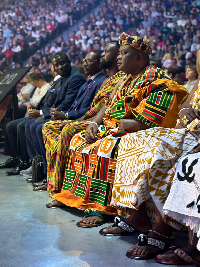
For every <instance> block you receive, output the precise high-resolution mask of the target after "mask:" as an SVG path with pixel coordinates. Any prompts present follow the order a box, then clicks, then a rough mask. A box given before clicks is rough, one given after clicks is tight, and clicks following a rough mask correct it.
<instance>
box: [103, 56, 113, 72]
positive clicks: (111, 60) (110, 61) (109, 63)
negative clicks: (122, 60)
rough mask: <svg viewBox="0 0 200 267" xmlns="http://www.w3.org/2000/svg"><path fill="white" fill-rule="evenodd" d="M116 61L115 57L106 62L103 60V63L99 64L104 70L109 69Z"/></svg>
mask: <svg viewBox="0 0 200 267" xmlns="http://www.w3.org/2000/svg"><path fill="white" fill-rule="evenodd" d="M114 59H115V57H114V56H113V57H112V58H111V59H109V60H107V61H105V59H103V61H101V62H100V64H99V67H100V69H102V70H105V69H109V68H110V67H111V66H112V64H113V61H114Z"/></svg>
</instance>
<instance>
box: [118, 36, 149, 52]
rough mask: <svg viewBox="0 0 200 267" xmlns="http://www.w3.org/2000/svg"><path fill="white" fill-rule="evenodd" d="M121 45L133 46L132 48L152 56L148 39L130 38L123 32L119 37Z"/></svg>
mask: <svg viewBox="0 0 200 267" xmlns="http://www.w3.org/2000/svg"><path fill="white" fill-rule="evenodd" d="M119 44H120V45H131V46H132V47H134V48H136V49H138V50H140V51H142V52H144V53H146V54H147V55H150V54H151V51H152V50H151V47H150V44H149V41H148V40H147V39H146V38H142V37H139V36H130V35H128V34H127V33H125V32H123V33H122V34H121V35H120V36H119Z"/></svg>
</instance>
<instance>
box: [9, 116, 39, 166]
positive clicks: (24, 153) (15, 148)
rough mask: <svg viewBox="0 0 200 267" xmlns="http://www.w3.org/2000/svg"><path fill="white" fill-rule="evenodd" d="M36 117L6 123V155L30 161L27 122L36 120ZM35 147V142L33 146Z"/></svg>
mask: <svg viewBox="0 0 200 267" xmlns="http://www.w3.org/2000/svg"><path fill="white" fill-rule="evenodd" d="M35 120H36V119H30V118H21V119H18V120H14V121H11V122H9V123H7V125H6V142H5V148H4V155H8V156H11V157H14V158H18V159H20V160H22V161H27V162H28V161H29V159H30V157H29V154H28V149H27V141H26V131H25V130H26V124H27V123H30V122H32V123H33V122H35ZM32 149H34V143H33V148H32Z"/></svg>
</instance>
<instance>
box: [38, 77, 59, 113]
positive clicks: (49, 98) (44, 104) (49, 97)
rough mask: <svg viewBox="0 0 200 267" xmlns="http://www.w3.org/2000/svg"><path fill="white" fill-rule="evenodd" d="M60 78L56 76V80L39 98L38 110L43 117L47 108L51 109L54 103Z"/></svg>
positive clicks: (47, 111)
mask: <svg viewBox="0 0 200 267" xmlns="http://www.w3.org/2000/svg"><path fill="white" fill-rule="evenodd" d="M61 83H62V78H61V77H60V78H58V79H57V80H56V81H54V82H53V83H52V85H51V87H50V88H49V90H48V91H47V93H46V94H45V96H44V97H43V98H42V99H41V101H40V102H39V103H38V105H37V109H38V110H42V112H43V117H44V118H46V117H48V114H49V110H50V109H51V107H52V105H53V104H54V103H55V100H56V97H57V92H58V90H59V89H60V87H61Z"/></svg>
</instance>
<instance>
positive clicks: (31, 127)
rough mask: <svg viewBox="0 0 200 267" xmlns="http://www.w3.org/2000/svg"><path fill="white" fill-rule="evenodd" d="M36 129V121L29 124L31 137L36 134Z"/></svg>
mask: <svg viewBox="0 0 200 267" xmlns="http://www.w3.org/2000/svg"><path fill="white" fill-rule="evenodd" d="M36 129H37V124H36V123H32V124H31V125H30V132H31V135H32V137H33V136H35V135H36Z"/></svg>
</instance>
